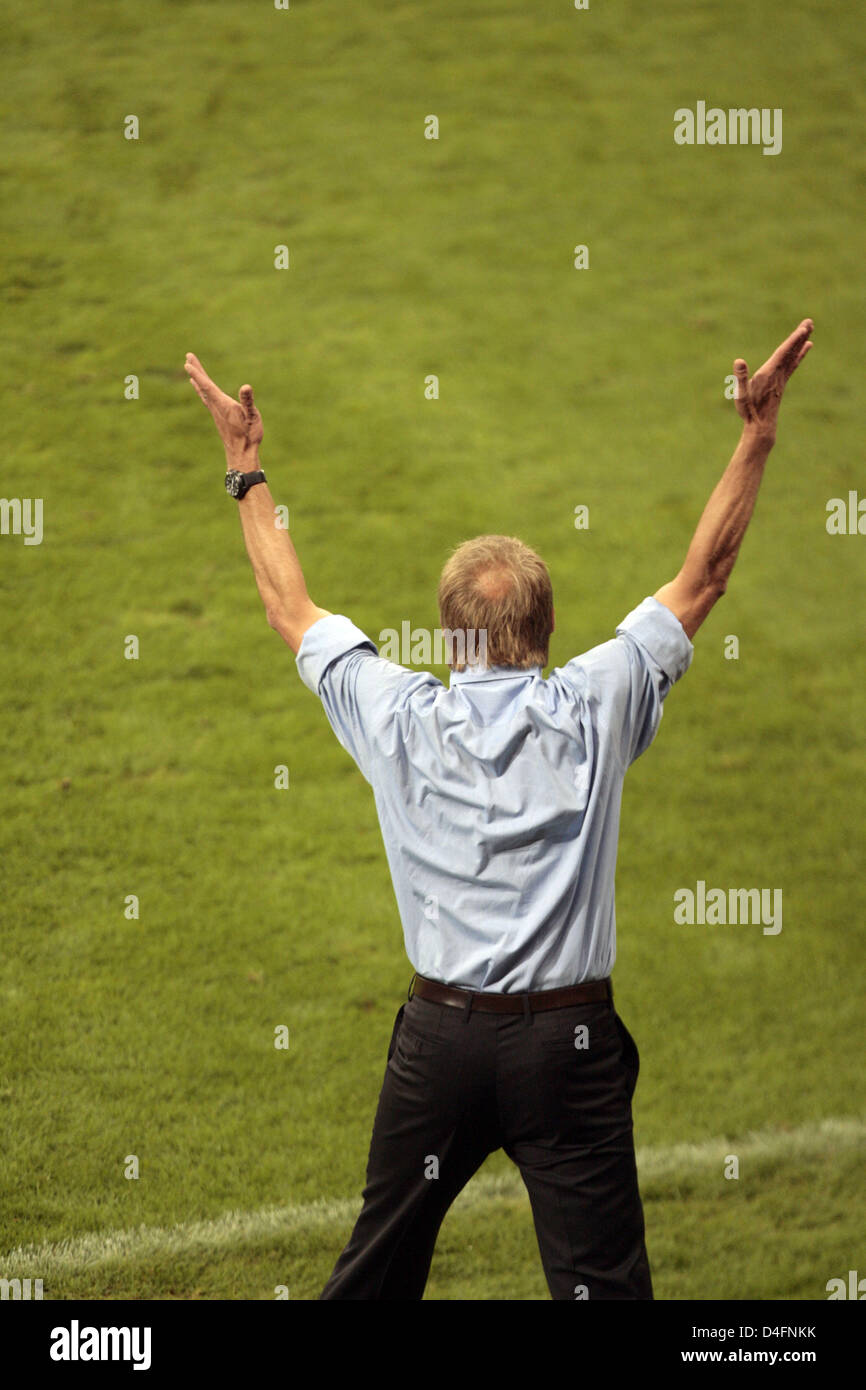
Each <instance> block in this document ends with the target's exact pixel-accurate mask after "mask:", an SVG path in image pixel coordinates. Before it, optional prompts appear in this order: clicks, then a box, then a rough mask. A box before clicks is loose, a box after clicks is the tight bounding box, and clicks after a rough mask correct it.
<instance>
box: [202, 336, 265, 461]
mask: <svg viewBox="0 0 866 1390" xmlns="http://www.w3.org/2000/svg"><path fill="white" fill-rule="evenodd" d="M184 367H185V368H186V371H187V372H188V373H189V379H190V381H191V382H192V384H193V386H194V387H195V389H196V391H197V392H198V394H199V396H200V397H201V399H202V400H203V401H204V403H205V405H206V406H207V408H208V410H209V411H210V413H211V415H212V417H213V422H214V424H215V425H216V427H217V430H218V431H219V436H220V439H221V440H222V442H223V444H224V445H225V451H226V463H227V465H228V466H229V467H231V468H239V469H240V471H241V472H242V473H244V472H249V471H251V469H252V467H253V466H254V464H255V462H256V455H257V453H258V447H259V445H260V444H261V442H262V439H263V437H264V428H263V426H262V417H261V415H260V414H259V412H258V410H257V408H256V405H255V402H254V401H253V388H252V387H251V386H242V387H241V389H240V400H237V401H235V400H232V398H231V396H227V395H226V393H225V391H221V390H220V388H219V387H218V386H217V384H216V382H215V381H211V379H210V377H209V376H208V374H207V372H206V371H205V369H204V367H203V366H202V364H201V363H200V362H199V360H198V358H197V357H196V355H195V353H193V352H188V353H187V355H186V361H185V363H184Z"/></svg>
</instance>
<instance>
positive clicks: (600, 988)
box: [409, 975, 613, 1014]
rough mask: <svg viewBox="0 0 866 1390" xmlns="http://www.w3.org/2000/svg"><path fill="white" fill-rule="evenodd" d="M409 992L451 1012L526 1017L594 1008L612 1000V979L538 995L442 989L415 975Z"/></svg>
mask: <svg viewBox="0 0 866 1390" xmlns="http://www.w3.org/2000/svg"><path fill="white" fill-rule="evenodd" d="M409 989H410V994H409V997H410V999H411V997H412V995H413V994H417V995H418V996H419V998H421V999H429V1000H431V1002H432V1003H434V1004H450V1005H451V1006H452V1008H457V1009H466V1008H471V1009H472V1010H473V1012H474V1011H475V1010H476V1009H477V1010H479V1012H481V1013H488V1014H525V1013H526V1012H527V1010H528V1011H529V1012H530V1013H534V1014H535V1013H540V1012H541V1011H542V1010H543V1009H564V1008H567V1007H568V1005H569V1004H592V1003H594V1002H595V1001H596V1000H597V999H610V1000H612V999H613V987H612V985H611V982H610V977H608V978H607V979H606V980H589V981H588V982H587V983H586V984H584V985H571V986H569V987H568V988H567V989H543V990H539V991H538V992H537V993H535V994H490V993H486V992H482V993H476V992H475V991H473V990H471V989H460V988H457V987H456V986H455V985H442V984H440V983H439V981H438V980H428V979H426V978H425V977H424V976H423V975H416V976H415V978H414V980H413V981H412V984H411V985H410V987H409ZM470 1001H471V1003H470Z"/></svg>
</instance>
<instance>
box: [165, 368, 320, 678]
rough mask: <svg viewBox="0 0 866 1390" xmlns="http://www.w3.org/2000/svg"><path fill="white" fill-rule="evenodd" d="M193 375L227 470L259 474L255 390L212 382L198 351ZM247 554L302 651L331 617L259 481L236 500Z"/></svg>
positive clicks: (267, 599)
mask: <svg viewBox="0 0 866 1390" xmlns="http://www.w3.org/2000/svg"><path fill="white" fill-rule="evenodd" d="M184 366H185V368H186V371H187V372H188V373H189V379H190V381H191V382H192V384H193V386H194V387H195V389H196V391H197V392H198V394H199V396H200V397H201V399H202V400H203V401H204V403H205V405H206V406H207V408H208V410H209V411H210V413H211V416H212V417H213V422H214V424H215V425H216V427H217V430H218V431H219V436H220V439H221V440H222V442H223V444H224V446H225V452H226V471H227V472H228V471H229V470H230V469H233V468H234V469H237V470H238V472H240V473H254V472H257V471H258V470H259V469H260V468H261V462H260V460H259V445H260V444H261V442H262V438H263V436H264V430H263V427H262V417H261V415H260V414H259V412H258V410H257V409H256V405H255V402H254V400H253V388H252V387H251V386H242V387H241V390H240V400H239V401H235V400H232V398H231V396H227V395H226V394H225V392H224V391H221V390H220V388H219V387H218V386H217V385H216V383H215V382H213V381H211V379H210V377H209V376H208V374H207V372H206V371H205V369H204V367H203V366H202V365H201V362H199V360H198V358H197V357H196V356H195V355H194V353H191V352H188V353H187V355H186V362H185V363H184ZM237 507H238V511H239V512H240V518H241V527H242V529H243V533H244V542H245V544H246V547H247V554H248V555H249V557H250V561H251V563H252V567H253V574H254V575H255V579H256V584H257V586H258V590H259V594H260V595H261V599H262V602H263V604H264V605H265V612H266V613H267V617H268V622H269V623H270V625H271V627H272V628H274V630H275V631H276V632H278V633H279V634H280V636H281V637H282V638H283V639H284V641H286V642H287V643H288V645H289V646H290V647H291V649H292V651H293V652H295V653H297V651H298V648H299V647H300V645H301V639H302V637H303V635H304V633H305V632H306V630H307V628H308V627H311V626H312V625H313V623H315V622H318V620H319V618H324V617H327V616H328V610H327V609H326V608H319V607H318V606H317V605H316V604H315V603H313V601H312V599H311V598H310V596H309V594H308V593H307V586H306V583H305V582H304V575H303V571H302V569H301V564H300V561H299V559H298V557H297V554H296V552H295V547H294V545H293V544H292V541H291V537H290V536H289V533H288V531H286V530H283V529H281V528H279V529H278V528H277V526H276V524H275V520H276V511H275V507H274V499H273V497H272V496H271V491H270V488H269V487H268V485H267V483H257V484H256V486H255V487H251V488H250V490H249V492H248V493H247V494H246V495H245V496H244V497H242V498H241V499H240V500H239V501H238V503H237Z"/></svg>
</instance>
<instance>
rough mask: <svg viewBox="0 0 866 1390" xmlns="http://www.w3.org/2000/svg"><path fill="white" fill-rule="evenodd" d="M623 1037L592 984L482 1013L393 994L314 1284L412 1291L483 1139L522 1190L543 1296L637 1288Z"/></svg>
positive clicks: (643, 1272)
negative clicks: (352, 1210) (348, 1212)
mask: <svg viewBox="0 0 866 1390" xmlns="http://www.w3.org/2000/svg"><path fill="white" fill-rule="evenodd" d="M638 1067H639V1060H638V1052H637V1048H636V1046H635V1043H634V1040H633V1039H632V1037H631V1035H630V1034H629V1032H628V1030H627V1029H626V1027H625V1025H624V1024H623V1023H622V1021H621V1019H620V1018H619V1015H618V1014H617V1013H616V1010H615V1009H614V1006H613V1001H612V999H611V1000H607V1001H602V1002H599V1003H592V1004H578V1005H572V1006H568V1007H566V1008H559V1009H550V1010H546V1011H544V1012H540V1013H529V1012H525V1013H523V1014H494V1013H481V1012H479V1011H478V1010H475V1009H469V1010H466V1009H463V1008H454V1007H451V1006H449V1005H446V1004H434V1003H432V1002H431V1001H429V1000H426V999H421V998H419V997H418V996H417V995H413V997H412V998H411V999H410V1000H409V1001H408V1003H406V1004H404V1005H403V1007H402V1008H401V1009H400V1010H399V1012H398V1014H397V1018H396V1021H395V1024H394V1030H393V1033H392V1035H391V1045H390V1047H389V1049H388V1064H387V1067H386V1069H385V1079H384V1083H383V1086H382V1092H381V1095H380V1097H379V1105H378V1109H377V1112H376V1119H375V1122H374V1125H373V1137H372V1140H371V1143H370V1155H369V1160H368V1164H367V1185H366V1187H365V1189H364V1193H363V1198H364V1204H363V1208H362V1210H361V1213H360V1215H359V1217H358V1220H357V1223H356V1225H355V1229H354V1231H353V1232H352V1236H351V1239H350V1240H349V1243H348V1245H347V1246H346V1248H345V1249H344V1251H343V1253H342V1254H341V1256H340V1258H339V1260H338V1261H337V1264H336V1266H335V1267H334V1271H333V1273H332V1274H331V1277H330V1279H329V1280H328V1282H327V1284H326V1285H325V1288H324V1289H323V1291H322V1293H321V1294H320V1295H319V1297H320V1299H331V1298H338V1299H340V1298H342V1299H420V1298H421V1297H422V1295H423V1293H424V1287H425V1284H426V1282H427V1276H428V1274H429V1271H430V1262H431V1260H432V1258H433V1248H434V1246H435V1244H436V1237H437V1235H438V1233H439V1227H440V1225H441V1224H442V1220H443V1218H444V1216H445V1213H446V1212H447V1211H448V1208H449V1207H450V1206H451V1203H452V1202H453V1201H454V1199H455V1197H456V1196H457V1195H458V1193H459V1192H460V1191H461V1189H462V1188H463V1187H464V1186H465V1185H466V1183H467V1182H468V1181H469V1179H470V1178H471V1177H472V1174H473V1173H475V1172H476V1171H477V1169H478V1168H479V1167H480V1166H481V1164H482V1163H483V1162H484V1159H485V1158H486V1157H487V1156H488V1154H490V1153H493V1152H494V1151H495V1150H496V1149H504V1150H505V1152H506V1153H507V1154H508V1157H509V1158H510V1159H511V1160H512V1161H513V1162H514V1163H516V1164H517V1167H518V1168H519V1169H520V1173H521V1176H522V1178H523V1181H524V1183H525V1185H526V1188H527V1191H528V1193H529V1200H530V1202H531V1205H532V1215H533V1219H534V1222H535V1231H536V1235H537V1238H538V1248H539V1251H540V1253H541V1261H542V1264H543V1266H544V1273H545V1276H546V1278H547V1283H548V1286H549V1288H550V1293H551V1297H552V1298H554V1299H569V1300H573V1299H585V1298H588V1299H651V1298H652V1296H653V1295H652V1284H651V1280H650V1270H649V1262H648V1260H647V1254H646V1247H645V1244H644V1219H643V1209H642V1207H641V1200H640V1195H639V1192H638V1182H637V1168H636V1164H635V1155H634V1138H633V1131H632V1113H631V1100H632V1095H633V1093H634V1088H635V1085H636V1083H637V1076H638Z"/></svg>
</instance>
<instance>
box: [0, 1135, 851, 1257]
mask: <svg viewBox="0 0 866 1390" xmlns="http://www.w3.org/2000/svg"><path fill="white" fill-rule="evenodd" d="M859 1145H864V1146H866V1118H864V1119H857V1118H854V1119H833V1120H821V1121H820V1122H818V1123H817V1124H806V1125H800V1126H798V1127H797V1128H796V1129H790V1130H782V1129H763V1130H752V1131H750V1132H749V1133H747V1134H744V1135H742V1136H740V1137H739V1138H727V1139H705V1140H703V1141H702V1142H701V1143H700V1144H673V1145H671V1146H669V1147H662V1148H644V1149H638V1153H637V1162H638V1172H639V1174H640V1181H641V1192H642V1195H643V1196H644V1198H646V1197H648V1196H649V1197H651V1196H652V1191H651V1189H652V1183H653V1180H654V1179H659V1178H666V1177H671V1176H676V1175H680V1176H682V1174H683V1172H684V1170H687V1169H700V1168H703V1167H707V1166H715V1167H717V1168H718V1170H719V1172H720V1173H721V1171H722V1164H723V1162H724V1156H725V1154H728V1153H736V1154H737V1155H738V1157H739V1158H740V1159H761V1158H774V1159H785V1160H788V1161H791V1160H796V1159H797V1158H806V1157H813V1156H814V1155H815V1154H818V1153H820V1152H822V1151H824V1150H825V1149H827V1148H828V1147H831V1148H832V1149H834V1150H836V1151H838V1150H840V1149H855V1148H857V1147H858V1146H859ZM515 1200H517V1201H520V1202H524V1203H525V1204H526V1206H527V1207H528V1205H529V1198H528V1196H527V1194H526V1189H525V1187H524V1186H523V1182H522V1180H521V1177H520V1174H519V1173H518V1171H517V1169H516V1168H515V1169H514V1170H513V1172H511V1173H504V1174H488V1175H485V1174H483V1173H482V1174H479V1175H478V1176H477V1177H475V1178H472V1179H471V1180H470V1182H469V1183H468V1184H467V1186H466V1187H465V1188H464V1189H463V1191H462V1192H461V1193H460V1195H459V1197H458V1198H457V1199H456V1201H455V1202H454V1204H453V1206H452V1207H451V1208H450V1211H449V1215H450V1213H451V1212H453V1211H461V1210H466V1209H469V1208H471V1207H475V1206H480V1205H483V1204H485V1203H489V1202H496V1201H515ZM359 1210H360V1201H358V1200H356V1199H344V1200H340V1201H327V1200H325V1199H322V1200H320V1201H317V1202H310V1203H307V1204H305V1205H299V1206H295V1207H292V1206H284V1207H262V1208H260V1209H259V1210H258V1211H231V1212H227V1213H226V1214H225V1215H224V1216H218V1217H216V1218H215V1219H213V1220H210V1221H190V1222H183V1223H181V1224H179V1225H176V1226H138V1227H129V1228H127V1229H121V1230H116V1231H107V1232H95V1233H93V1234H91V1235H85V1236H76V1237H74V1238H73V1239H70V1240H62V1241H57V1242H48V1243H46V1244H44V1245H28V1246H18V1247H17V1249H15V1250H11V1251H9V1252H8V1253H7V1254H5V1255H0V1276H2V1277H3V1278H6V1279H11V1278H15V1277H18V1278H21V1277H27V1276H28V1275H30V1276H34V1275H35V1276H37V1277H38V1278H41V1279H44V1280H47V1279H49V1278H50V1277H51V1276H52V1274H63V1273H69V1271H70V1270H76V1269H78V1270H85V1269H87V1268H88V1267H93V1266H94V1265H101V1264H105V1263H107V1262H108V1261H111V1260H144V1259H152V1258H154V1257H159V1256H168V1255H172V1254H177V1255H180V1254H185V1255H188V1254H193V1253H195V1252H196V1251H214V1250H220V1249H225V1248H226V1247H227V1246H233V1245H241V1244H243V1243H244V1242H245V1241H252V1240H259V1239H261V1238H263V1237H265V1236H270V1235H280V1236H283V1235H288V1234H290V1233H291V1232H297V1231H312V1230H321V1229H322V1228H328V1227H332V1226H335V1227H339V1226H345V1227H346V1228H347V1230H346V1235H347V1237H348V1227H349V1226H350V1225H351V1223H352V1221H353V1220H354V1219H355V1217H356V1216H357V1214H358V1212H359Z"/></svg>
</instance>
